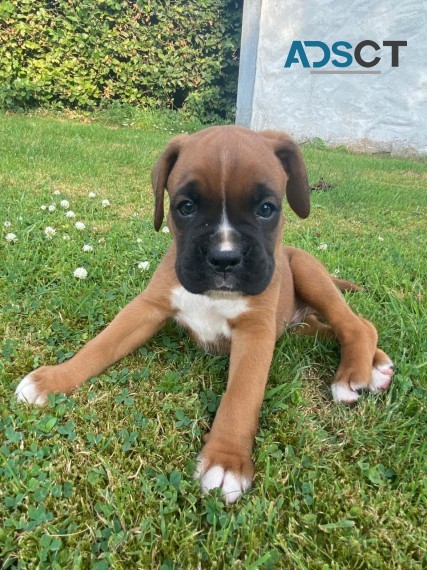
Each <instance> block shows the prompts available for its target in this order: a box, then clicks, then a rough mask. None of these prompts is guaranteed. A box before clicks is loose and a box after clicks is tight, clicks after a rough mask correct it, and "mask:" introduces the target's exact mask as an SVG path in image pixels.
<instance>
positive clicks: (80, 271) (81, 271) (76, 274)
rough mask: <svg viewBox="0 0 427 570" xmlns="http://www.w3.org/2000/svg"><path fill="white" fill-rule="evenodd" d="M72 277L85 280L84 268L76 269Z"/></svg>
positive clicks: (85, 272)
mask: <svg viewBox="0 0 427 570" xmlns="http://www.w3.org/2000/svg"><path fill="white" fill-rule="evenodd" d="M73 275H74V277H77V279H86V277H87V271H86V269H85V268H84V267H77V269H75V270H74V273H73Z"/></svg>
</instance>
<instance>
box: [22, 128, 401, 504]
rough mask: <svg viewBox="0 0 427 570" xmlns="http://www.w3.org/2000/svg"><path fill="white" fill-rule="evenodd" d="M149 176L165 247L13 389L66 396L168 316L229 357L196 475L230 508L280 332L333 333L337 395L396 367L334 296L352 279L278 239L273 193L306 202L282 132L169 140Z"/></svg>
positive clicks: (341, 397) (384, 385)
mask: <svg viewBox="0 0 427 570" xmlns="http://www.w3.org/2000/svg"><path fill="white" fill-rule="evenodd" d="M152 181H153V188H154V194H155V213H154V227H155V229H156V230H157V231H158V230H159V229H160V227H161V225H162V222H163V217H164V203H163V200H164V191H165V189H167V191H168V193H169V200H170V211H169V216H168V225H169V228H170V231H171V233H172V235H173V237H174V241H173V242H172V244H171V246H170V247H169V249H168V251H167V253H166V255H165V257H164V259H163V261H162V262H161V263H160V265H159V267H158V269H157V270H156V271H155V273H154V275H153V277H152V279H151V281H150V283H149V285H148V286H147V288H146V289H145V291H143V292H142V293H140V294H139V295H138V296H137V297H136V298H135V299H134V300H133V301H132V302H131V303H129V305H127V306H126V307H125V308H124V309H123V310H122V311H121V312H120V313H119V314H118V315H117V316H116V318H115V319H114V320H113V321H112V322H111V324H110V325H109V326H108V327H106V329H105V330H103V331H102V332H101V333H100V334H99V335H98V336H97V337H96V338H94V339H93V340H92V341H90V342H89V343H88V344H87V345H86V346H85V347H83V348H82V350H80V351H79V352H78V353H77V354H76V355H75V356H74V357H73V358H72V359H70V360H68V361H66V362H64V363H62V364H59V365H56V366H43V367H41V368H39V369H37V370H35V371H34V372H31V373H30V374H28V375H27V376H26V377H25V378H24V379H23V380H22V381H21V382H20V384H19V385H18V387H17V389H16V395H17V398H18V400H20V401H25V402H29V403H33V404H43V403H44V402H45V400H46V397H47V394H49V393H57V392H64V393H66V394H70V393H71V392H72V391H73V390H75V389H76V388H77V387H78V386H79V385H80V384H82V383H83V382H84V381H85V380H87V379H88V378H91V377H93V376H97V375H98V374H99V373H100V372H101V371H102V370H104V369H105V368H107V367H108V366H109V365H111V364H112V363H114V362H116V361H117V360H119V359H120V358H122V357H123V356H124V355H126V354H128V353H129V352H131V351H133V350H134V349H136V348H137V347H138V346H140V345H141V344H142V343H144V342H146V341H147V340H148V339H149V338H150V337H152V336H153V335H154V334H155V333H156V332H157V331H158V330H159V329H161V328H162V327H163V325H164V324H165V323H166V322H167V321H168V320H169V319H175V320H176V321H177V322H178V323H180V324H181V325H183V326H184V327H186V328H188V330H189V332H190V334H191V336H192V337H193V338H194V340H195V341H196V342H197V343H198V344H200V345H201V346H203V347H205V348H206V349H207V350H208V351H209V352H218V353H230V368H229V375H228V383H227V388H226V391H225V394H224V396H223V398H222V400H221V403H220V406H219V408H218V411H217V413H216V417H215V420H214V422H213V425H212V429H211V431H210V433H209V434H208V435H207V436H206V438H205V441H206V443H205V446H204V447H203V449H202V452H201V453H200V455H199V459H198V464H197V469H196V473H195V476H196V477H197V478H199V479H200V481H201V485H202V490H203V491H208V490H210V489H212V488H215V487H220V488H221V489H222V493H223V495H224V498H225V501H226V502H227V503H232V502H234V501H236V500H237V499H238V498H239V496H240V495H241V494H242V492H244V491H246V490H247V489H249V488H250V486H251V483H252V479H253V474H254V468H253V464H252V460H251V454H252V447H253V443H254V437H255V434H256V431H257V427H258V416H259V412H260V408H261V404H262V401H263V396H264V390H265V386H266V382H267V377H268V372H269V368H270V364H271V360H272V356H273V350H274V345H275V342H276V339H277V338H278V337H279V336H280V335H281V334H282V332H283V330H284V329H285V327H287V326H289V325H293V324H296V323H300V324H301V326H300V327H297V329H298V330H299V332H300V333H302V334H312V335H318V336H320V337H329V338H331V337H332V338H336V339H337V340H338V341H339V343H340V345H341V362H340V365H339V367H338V370H337V373H336V376H335V379H334V381H333V383H332V396H333V398H334V400H335V401H336V402H345V403H354V402H356V400H357V399H358V398H359V392H360V391H361V390H365V389H366V390H370V391H371V392H375V393H379V392H382V391H384V390H387V389H388V387H389V385H390V383H391V379H392V376H393V371H394V366H393V363H392V362H391V360H390V358H389V357H388V356H387V355H386V354H385V353H384V352H382V351H381V350H380V349H378V348H377V332H376V330H375V328H374V326H373V325H372V324H371V323H370V322H369V321H367V320H365V319H363V318H361V317H359V316H357V315H356V314H354V313H353V312H352V310H351V309H350V308H349V306H348V305H347V304H346V302H345V300H344V298H343V297H342V295H341V293H340V291H339V289H341V290H352V289H355V288H356V286H353V285H352V284H350V283H349V282H346V281H343V280H336V279H332V278H331V277H330V276H329V274H328V273H327V271H326V269H325V268H324V267H323V266H322V265H321V264H320V263H319V261H317V260H316V259H315V258H313V257H312V256H311V255H309V254H308V253H305V252H304V251H301V250H299V249H295V248H293V247H286V246H283V245H282V228H283V223H284V218H283V214H282V202H283V199H284V196H285V194H286V199H287V201H288V203H289V205H290V207H291V208H292V209H293V210H294V212H295V213H296V214H298V216H300V217H301V218H306V217H307V216H308V214H309V210H310V203H309V188H308V182H307V173H306V168H305V165H304V161H303V158H302V155H301V153H300V151H299V149H298V147H297V145H296V144H295V143H294V142H292V140H291V139H290V138H289V137H288V136H287V135H286V134H283V133H279V132H273V131H266V132H261V133H255V132H252V131H250V130H248V129H245V128H242V127H237V126H222V127H211V128H208V129H205V130H203V131H201V132H199V133H196V134H193V135H191V136H189V135H180V136H177V137H175V138H173V139H172V140H171V141H170V143H169V145H168V146H167V148H166V150H165V151H164V152H163V154H162V155H161V156H160V158H159V159H158V161H157V163H156V165H155V166H154V169H153V173H152Z"/></svg>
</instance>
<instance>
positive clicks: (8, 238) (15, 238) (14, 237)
mask: <svg viewBox="0 0 427 570" xmlns="http://www.w3.org/2000/svg"><path fill="white" fill-rule="evenodd" d="M4 239H5V240H6V241H9V242H11V241H18V236H17V235H16V234H13V233H9V234H6V235H5V236H4Z"/></svg>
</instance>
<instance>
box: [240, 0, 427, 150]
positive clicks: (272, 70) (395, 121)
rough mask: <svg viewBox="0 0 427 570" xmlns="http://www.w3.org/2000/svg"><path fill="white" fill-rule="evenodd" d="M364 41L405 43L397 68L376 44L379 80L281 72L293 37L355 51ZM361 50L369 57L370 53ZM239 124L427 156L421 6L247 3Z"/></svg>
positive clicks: (426, 14) (384, 0)
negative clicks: (337, 43) (344, 43)
mask: <svg viewBox="0 0 427 570" xmlns="http://www.w3.org/2000/svg"><path fill="white" fill-rule="evenodd" d="M366 39H370V40H374V41H376V42H377V43H378V44H379V45H380V46H382V42H383V41H384V40H406V41H407V42H408V45H407V47H401V48H400V49H399V67H395V68H393V67H391V49H390V48H382V49H381V51H380V52H379V54H378V55H380V56H381V57H382V59H381V62H380V63H379V64H378V65H377V66H376V67H375V68H370V69H371V70H375V71H381V73H379V74H378V73H377V74H372V75H359V74H357V75H353V74H333V75H329V74H327V75H317V74H310V69H304V68H303V67H302V66H301V65H293V66H292V67H291V68H290V69H285V68H284V63H285V60H286V56H287V54H288V51H289V48H290V46H291V44H292V41H293V40H302V41H303V40H321V41H323V42H325V43H327V44H328V45H331V44H332V43H333V42H335V41H338V40H345V41H348V42H350V43H351V44H352V45H353V46H355V45H357V44H358V43H359V42H360V41H361V40H366ZM316 49H317V48H311V51H310V48H308V49H307V55H310V54H318V53H319V52H316V51H315V50H316ZM365 49H366V52H363V53H366V59H368V57H369V56H371V55H372V57H373V55H374V52H373V50H370V48H365ZM316 57H317V59H320V58H319V57H318V55H317V56H316ZM309 59H310V57H309ZM315 59H316V58H315ZM324 69H331V70H334V69H336V68H334V67H333V66H331V65H330V64H328V66H327V67H326V68H324ZM348 69H359V70H360V69H363V68H361V67H359V66H358V65H357V64H353V65H352V66H351V68H348ZM236 122H237V123H238V124H243V125H246V126H248V127H251V128H253V129H255V130H262V129H266V128H269V129H271V128H274V129H282V130H286V131H288V132H289V133H290V134H292V135H293V136H294V137H295V138H296V139H297V140H298V141H300V142H301V141H304V140H308V139H313V138H315V137H320V138H321V139H323V140H324V141H325V142H326V143H328V144H332V145H333V144H345V145H347V146H350V147H352V148H358V149H362V150H367V151H387V152H393V153H412V152H418V153H427V7H426V2H424V1H422V0H357V1H350V0H348V1H346V0H245V4H244V19H243V34H242V49H241V63H240V74H239V89H238V98H237V119H236Z"/></svg>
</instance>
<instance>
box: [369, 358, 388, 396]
mask: <svg viewBox="0 0 427 570" xmlns="http://www.w3.org/2000/svg"><path fill="white" fill-rule="evenodd" d="M393 374H394V365H393V363H392V361H391V360H389V361H388V362H383V363H382V364H378V365H377V366H374V367H373V368H372V378H371V382H370V384H369V390H370V391H371V392H373V393H374V394H378V393H380V392H384V391H385V390H387V389H388V388H389V386H390V384H391V379H392V378H393Z"/></svg>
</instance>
